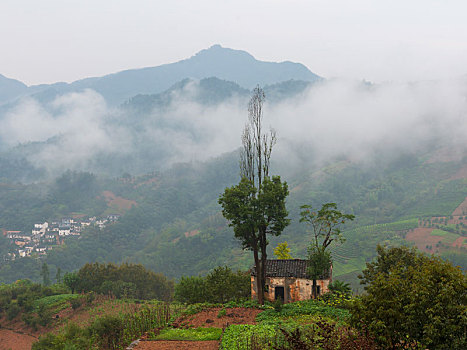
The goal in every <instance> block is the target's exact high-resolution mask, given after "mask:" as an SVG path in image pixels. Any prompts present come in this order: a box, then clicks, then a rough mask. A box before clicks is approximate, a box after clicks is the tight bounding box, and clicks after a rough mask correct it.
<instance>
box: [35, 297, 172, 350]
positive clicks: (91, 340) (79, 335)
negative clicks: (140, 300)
mask: <svg viewBox="0 0 467 350" xmlns="http://www.w3.org/2000/svg"><path fill="white" fill-rule="evenodd" d="M173 312H174V308H171V307H170V305H169V304H163V303H160V304H157V305H145V306H143V307H142V308H141V309H140V310H139V311H138V312H136V313H134V314H123V315H122V314H120V315H105V316H102V317H99V318H96V319H95V320H94V321H93V322H92V324H91V325H90V326H88V327H84V328H81V327H79V326H77V325H75V324H69V325H68V326H67V327H65V329H64V331H63V332H61V333H59V334H52V333H48V334H46V335H45V336H43V337H41V338H40V340H39V341H38V342H37V343H35V344H33V346H32V350H63V349H75V350H87V349H121V348H123V347H125V346H126V345H128V344H129V343H130V342H131V341H133V340H134V339H136V338H138V337H139V336H141V334H143V333H144V332H147V331H150V330H153V329H154V328H157V327H164V326H166V325H167V323H168V322H169V320H170V319H171V317H172V316H173Z"/></svg>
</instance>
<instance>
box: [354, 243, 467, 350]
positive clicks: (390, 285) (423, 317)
mask: <svg viewBox="0 0 467 350" xmlns="http://www.w3.org/2000/svg"><path fill="white" fill-rule="evenodd" d="M377 251H378V257H377V259H376V261H374V262H372V263H368V264H367V268H366V269H365V270H364V271H363V275H362V276H360V278H361V280H362V283H365V284H366V287H365V289H366V294H364V295H363V296H361V297H360V299H357V301H356V302H355V304H354V306H353V308H352V318H351V322H352V324H353V325H355V326H359V325H360V324H361V322H362V321H363V323H364V324H366V325H367V326H368V327H369V330H370V331H372V332H373V333H374V334H375V335H377V340H378V341H379V343H380V344H382V345H383V346H385V347H390V348H392V347H394V346H395V345H396V344H398V343H399V342H400V340H401V339H404V340H407V341H409V342H414V343H421V344H423V345H424V346H425V347H428V348H430V349H434V350H436V349H446V348H449V349H466V348H467V276H466V274H465V273H464V272H463V271H462V270H461V269H459V268H456V267H454V266H452V265H451V264H450V263H448V262H445V261H443V260H441V259H440V258H438V257H434V256H431V257H429V256H426V255H424V254H422V253H420V252H418V251H417V250H416V249H414V248H412V249H409V248H406V247H399V248H384V247H381V246H378V248H377Z"/></svg>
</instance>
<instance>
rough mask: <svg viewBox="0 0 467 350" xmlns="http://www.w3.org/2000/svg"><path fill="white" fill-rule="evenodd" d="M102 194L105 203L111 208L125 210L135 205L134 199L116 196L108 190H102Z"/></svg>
mask: <svg viewBox="0 0 467 350" xmlns="http://www.w3.org/2000/svg"><path fill="white" fill-rule="evenodd" d="M102 195H103V196H104V199H105V201H106V202H107V205H108V206H109V207H111V208H116V209H117V210H118V211H126V210H129V209H131V208H132V207H133V206H136V205H137V203H136V202H135V201H133V200H129V199H125V198H122V197H118V196H116V195H115V194H114V193H113V192H110V191H104V192H102Z"/></svg>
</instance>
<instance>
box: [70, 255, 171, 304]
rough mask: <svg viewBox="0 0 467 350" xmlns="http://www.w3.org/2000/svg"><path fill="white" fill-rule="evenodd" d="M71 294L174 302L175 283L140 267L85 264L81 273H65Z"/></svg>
mask: <svg viewBox="0 0 467 350" xmlns="http://www.w3.org/2000/svg"><path fill="white" fill-rule="evenodd" d="M64 282H65V284H66V285H67V286H68V287H69V288H70V289H71V290H72V292H73V293H74V292H78V293H82V292H90V291H93V292H96V293H100V294H112V295H114V296H116V297H117V298H136V299H158V300H167V301H168V300H171V299H172V295H173V290H174V282H173V281H172V280H169V279H168V278H167V277H165V276H164V275H162V274H158V273H155V272H153V271H149V270H147V269H146V268H145V267H144V266H143V265H141V264H129V263H124V264H122V265H115V264H112V263H109V264H100V263H93V264H86V265H84V266H83V267H81V269H79V271H78V272H73V273H66V274H65V276H64Z"/></svg>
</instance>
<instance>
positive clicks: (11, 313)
mask: <svg viewBox="0 0 467 350" xmlns="http://www.w3.org/2000/svg"><path fill="white" fill-rule="evenodd" d="M20 311H21V308H20V307H19V306H18V305H17V304H13V303H12V304H10V305H9V306H8V309H7V311H6V316H7V318H8V320H10V321H11V320H12V319H14V318H15V317H16V316H18V314H19V312H20Z"/></svg>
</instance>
